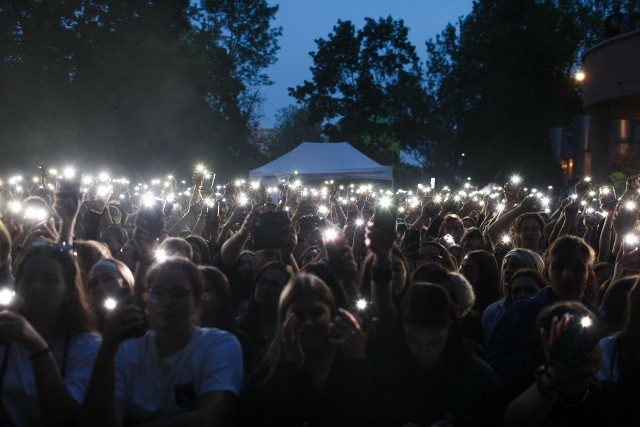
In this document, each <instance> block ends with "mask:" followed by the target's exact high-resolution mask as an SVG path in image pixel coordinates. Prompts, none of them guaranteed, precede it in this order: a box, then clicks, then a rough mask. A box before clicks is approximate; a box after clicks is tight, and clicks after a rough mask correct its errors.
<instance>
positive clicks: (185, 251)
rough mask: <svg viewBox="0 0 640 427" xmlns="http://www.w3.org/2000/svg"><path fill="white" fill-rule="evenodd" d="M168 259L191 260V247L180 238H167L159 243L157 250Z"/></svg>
mask: <svg viewBox="0 0 640 427" xmlns="http://www.w3.org/2000/svg"><path fill="white" fill-rule="evenodd" d="M158 249H160V250H162V251H164V252H165V254H166V255H167V256H170V257H183V258H186V259H188V260H190V261H191V260H193V249H191V245H190V244H189V242H187V241H186V240H185V239H183V238H182V237H167V238H166V239H164V240H163V241H162V243H160V246H159V248H158Z"/></svg>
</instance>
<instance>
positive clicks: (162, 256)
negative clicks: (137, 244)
mask: <svg viewBox="0 0 640 427" xmlns="http://www.w3.org/2000/svg"><path fill="white" fill-rule="evenodd" d="M155 256H156V261H158V262H164V261H166V260H167V259H169V254H168V253H167V251H165V250H164V249H156V251H155Z"/></svg>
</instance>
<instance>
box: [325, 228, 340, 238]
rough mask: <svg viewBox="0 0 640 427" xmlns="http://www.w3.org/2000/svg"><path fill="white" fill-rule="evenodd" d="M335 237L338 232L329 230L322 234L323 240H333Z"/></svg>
mask: <svg viewBox="0 0 640 427" xmlns="http://www.w3.org/2000/svg"><path fill="white" fill-rule="evenodd" d="M336 237H338V232H337V231H336V230H331V229H329V230H326V231H325V232H324V238H325V240H334V239H335V238H336Z"/></svg>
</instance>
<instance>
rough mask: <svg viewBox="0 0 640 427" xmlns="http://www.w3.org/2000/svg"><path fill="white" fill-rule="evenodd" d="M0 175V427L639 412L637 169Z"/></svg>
mask: <svg viewBox="0 0 640 427" xmlns="http://www.w3.org/2000/svg"><path fill="white" fill-rule="evenodd" d="M214 180H215V174H212V173H210V172H208V171H206V170H205V169H204V168H203V167H198V168H196V170H195V171H194V173H193V176H192V177H191V179H189V180H184V181H179V180H178V179H176V178H175V177H173V176H167V177H165V178H162V179H154V180H151V181H149V182H148V183H138V184H134V183H130V182H129V181H128V180H127V179H124V178H123V179H112V178H110V177H108V176H106V175H105V174H101V175H99V176H96V177H90V176H88V175H84V176H81V175H80V174H79V173H77V172H76V171H73V170H66V171H62V172H60V173H59V172H58V171H55V170H49V171H45V170H42V171H41V173H40V174H39V175H38V176H35V177H33V180H30V179H25V178H24V177H22V176H14V177H11V178H9V179H8V180H2V181H1V184H0V197H1V201H0V202H1V205H0V209H1V213H2V216H1V219H2V222H0V280H1V284H2V289H0V305H2V308H1V311H0V394H1V396H2V399H1V405H0V425H12V426H33V425H45V426H66V425H82V426H84V425H88V426H102V425H104V426H124V425H127V426H128V425H144V426H174V425H175V426H197V425H208V426H210V425H215V426H227V425H231V426H236V425H237V426H258V425H265V426H340V425H345V426H347V425H348V426H360V425H362V426H369V425H380V426H474V425H482V426H484V425H505V426H555V425H558V426H560V425H562V426H569V425H576V426H591V425H598V426H601V425H616V426H631V425H639V423H640V412H639V411H638V410H637V409H636V407H635V405H634V402H635V399H637V396H638V394H637V392H638V391H640V390H639V389H640V288H639V287H640V285H639V284H638V277H640V276H639V275H638V274H639V272H640V270H639V268H640V252H639V247H640V239H639V237H638V235H636V230H637V227H638V207H639V205H638V200H637V199H638V198H639V197H640V191H639V189H640V175H639V176H631V177H630V178H629V179H628V180H627V182H626V187H625V188H624V189H622V191H618V193H621V194H619V195H616V189H615V188H614V187H613V186H611V185H608V184H606V183H605V184H603V185H595V183H593V182H591V179H589V178H588V177H584V178H582V179H580V180H579V181H578V182H577V183H576V184H575V185H573V186H571V187H568V188H566V189H565V190H566V191H563V192H562V193H554V191H553V188H552V187H549V188H544V189H542V190H540V189H535V188H529V187H527V185H526V183H525V181H524V180H523V179H522V178H520V177H517V176H514V177H512V178H511V179H510V180H509V181H508V182H506V183H504V185H500V186H495V185H490V186H487V187H485V188H483V189H478V188H475V187H474V186H473V185H472V184H471V182H467V183H465V184H464V185H461V186H460V188H449V187H446V186H445V187H442V188H435V185H434V184H431V185H423V184H418V185H417V186H416V187H415V188H413V189H411V190H393V191H392V190H391V189H388V188H384V187H381V186H378V185H374V184H369V183H346V182H333V181H324V182H310V181H305V179H304V175H302V174H300V175H298V174H297V173H294V174H292V175H291V176H290V177H289V178H288V179H285V180H281V181H280V182H275V183H273V185H272V186H271V187H268V186H266V185H265V184H264V183H261V182H257V181H255V182H252V181H250V180H237V181H235V182H232V183H229V184H227V185H216V183H215V182H214Z"/></svg>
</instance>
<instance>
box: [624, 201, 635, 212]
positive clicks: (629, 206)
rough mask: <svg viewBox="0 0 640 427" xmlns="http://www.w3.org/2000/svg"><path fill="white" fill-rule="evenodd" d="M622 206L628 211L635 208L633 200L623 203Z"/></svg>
mask: <svg viewBox="0 0 640 427" xmlns="http://www.w3.org/2000/svg"><path fill="white" fill-rule="evenodd" d="M624 207H625V209H626V210H628V211H632V210H634V209H635V208H636V203H635V202H627V203H625V204H624Z"/></svg>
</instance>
